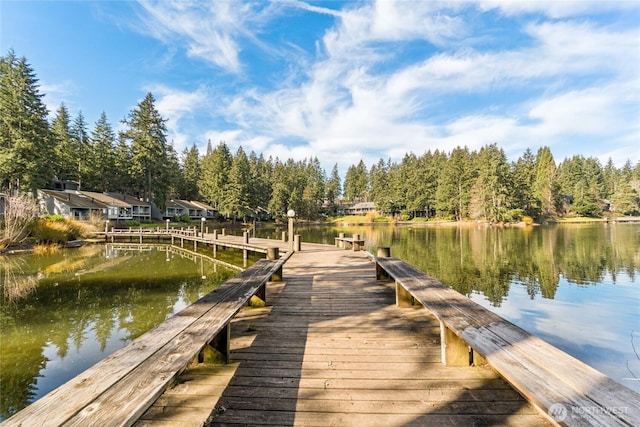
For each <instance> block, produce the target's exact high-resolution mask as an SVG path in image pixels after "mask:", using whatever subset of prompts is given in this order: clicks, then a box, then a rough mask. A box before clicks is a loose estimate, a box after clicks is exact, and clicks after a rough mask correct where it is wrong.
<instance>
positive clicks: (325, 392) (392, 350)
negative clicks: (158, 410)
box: [207, 249, 549, 426]
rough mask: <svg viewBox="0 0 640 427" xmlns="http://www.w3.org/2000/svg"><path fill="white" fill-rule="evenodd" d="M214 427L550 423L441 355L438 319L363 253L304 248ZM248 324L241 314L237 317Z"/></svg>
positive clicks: (244, 352) (496, 384) (289, 267)
mask: <svg viewBox="0 0 640 427" xmlns="http://www.w3.org/2000/svg"><path fill="white" fill-rule="evenodd" d="M284 280H285V286H284V288H283V289H282V291H281V293H280V294H279V295H278V297H277V298H275V299H273V298H270V300H271V302H272V303H273V304H274V305H273V307H272V308H271V312H270V314H269V315H268V316H267V317H265V318H263V319H251V320H250V321H249V322H252V327H251V329H252V333H251V334H247V335H245V336H242V337H238V338H236V339H234V340H232V359H233V360H234V361H235V362H239V366H238V368H237V370H236V371H235V373H234V375H233V377H232V378H231V379H230V381H229V385H228V386H227V388H226V389H225V391H224V392H223V394H222V396H221V397H220V399H219V400H218V402H217V404H216V406H215V408H214V409H213V411H212V414H211V418H210V420H209V423H208V424H207V425H322V426H327V425H341V426H342V425H346V426H348V425H385V426H386V425H389V426H392V425H412V424H413V425H415V424H418V425H518V426H520V425H531V426H533V425H536V426H539V425H548V424H549V423H548V422H547V420H546V419H545V418H544V417H543V416H541V415H540V414H539V413H538V412H537V410H536V409H535V408H534V407H532V406H531V405H530V404H528V403H527V402H526V401H525V400H524V399H523V398H522V397H521V396H520V395H519V394H518V393H517V392H515V391H514V390H513V388H511V387H510V386H509V385H508V384H507V383H506V382H505V381H504V380H503V379H501V378H500V377H499V376H498V375H497V374H496V373H495V372H494V371H492V370H490V369H486V368H481V367H464V368H460V367H455V368H453V367H445V366H443V365H442V364H441V363H439V357H440V353H439V351H440V343H439V339H440V335H439V324H438V322H437V320H436V319H434V318H433V317H431V316H429V314H428V313H427V312H426V310H415V309H412V308H401V307H397V306H395V295H394V289H393V287H392V286H391V285H389V284H388V283H383V282H379V281H376V280H375V268H374V265H373V263H371V262H370V261H369V260H368V259H367V257H366V256H365V255H363V254H361V253H359V252H350V251H344V250H339V249H338V250H324V251H319V250H308V251H305V250H303V251H302V252H298V253H295V254H294V256H293V257H292V258H290V259H289V261H288V262H287V264H286V265H285V268H284ZM238 321H239V322H243V320H242V315H240V316H239V318H238Z"/></svg>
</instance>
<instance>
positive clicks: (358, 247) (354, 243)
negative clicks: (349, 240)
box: [351, 234, 360, 252]
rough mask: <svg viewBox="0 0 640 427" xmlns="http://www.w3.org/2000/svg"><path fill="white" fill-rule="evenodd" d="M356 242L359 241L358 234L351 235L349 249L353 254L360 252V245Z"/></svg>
mask: <svg viewBox="0 0 640 427" xmlns="http://www.w3.org/2000/svg"><path fill="white" fill-rule="evenodd" d="M358 240H360V235H359V234H354V235H353V245H352V247H351V248H352V249H353V250H354V252H355V251H359V250H360V243H358Z"/></svg>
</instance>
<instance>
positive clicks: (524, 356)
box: [369, 248, 640, 426]
mask: <svg viewBox="0 0 640 427" xmlns="http://www.w3.org/2000/svg"><path fill="white" fill-rule="evenodd" d="M381 249H383V248H381ZM385 249H386V248H385ZM386 252H387V254H388V249H386ZM380 253H381V252H380V251H379V254H380ZM382 253H384V251H383V252H382ZM387 254H385V255H387ZM369 255H370V256H371V257H372V259H373V260H374V261H375V263H376V274H377V277H378V279H379V280H385V279H392V280H394V281H395V284H396V302H397V303H398V305H401V306H407V305H414V306H423V307H425V308H426V309H427V310H429V311H430V312H431V314H432V315H433V316H435V317H436V318H437V319H438V320H439V321H440V329H441V331H440V332H441V346H442V362H443V363H444V364H446V365H452V366H455V365H467V366H468V365H470V364H477V365H482V364H488V365H490V366H491V367H492V368H493V369H495V370H496V371H497V372H498V373H499V374H500V375H501V376H503V377H504V378H505V379H506V380H507V381H508V382H510V383H511V384H512V386H513V387H514V388H515V389H516V390H518V391H519V392H520V393H521V394H522V395H523V396H524V397H525V398H526V399H527V400H528V401H529V402H531V403H532V404H534V405H535V406H537V407H538V409H539V410H540V411H541V412H542V413H543V414H545V415H547V416H548V417H549V418H550V419H551V420H552V421H553V422H556V423H559V424H561V425H569V426H574V425H575V426H632V425H640V394H638V393H636V392H634V391H633V390H631V389H629V388H627V387H624V386H623V385H621V384H618V383H617V382H615V381H613V380H612V379H611V378H609V377H607V376H606V375H604V374H602V373H601V372H599V371H597V370H595V369H593V368H592V367H590V366H588V365H586V364H585V363H583V362H581V361H579V360H577V359H576V358H574V357H572V356H570V355H568V354H567V353H565V352H563V351H561V350H559V349H558V348H556V347H554V346H552V345H550V344H548V343H547V342H545V341H543V340H542V339H540V338H538V337H536V336H534V335H531V334H530V333H528V332H526V331H524V330H523V329H521V328H519V327H518V326H516V325H514V324H513V323H511V322H509V321H507V320H505V319H503V318H502V317H500V316H498V315H497V314H495V313H493V312H491V311H489V310H487V309H485V308H484V307H482V306H480V305H479V304H477V303H475V302H473V301H471V300H470V299H469V298H467V297H465V296H464V295H461V294H460V293H458V292H457V291H455V290H454V289H451V288H450V287H448V286H445V285H444V284H442V283H440V282H438V281H437V280H435V279H434V278H432V277H430V276H428V275H426V274H425V273H423V272H421V271H420V270H418V269H416V268H415V267H413V266H411V265H409V264H407V263H405V262H404V261H402V260H400V259H397V258H391V257H384V256H377V257H376V256H373V255H371V254H369ZM567 321H571V320H570V319H567Z"/></svg>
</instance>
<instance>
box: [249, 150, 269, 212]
mask: <svg viewBox="0 0 640 427" xmlns="http://www.w3.org/2000/svg"><path fill="white" fill-rule="evenodd" d="M272 174H273V170H272V164H271V161H266V160H265V159H264V157H263V156H262V154H261V155H260V156H257V155H256V153H254V152H253V151H252V152H251V153H250V154H249V175H250V178H249V179H250V182H251V186H250V187H251V188H250V189H251V194H250V201H249V206H250V208H251V210H252V211H253V212H255V213H256V214H257V213H258V212H260V211H264V210H266V209H267V207H268V206H269V200H270V199H271V192H272V187H271V185H272V184H271V183H272Z"/></svg>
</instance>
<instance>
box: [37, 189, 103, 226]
mask: <svg viewBox="0 0 640 427" xmlns="http://www.w3.org/2000/svg"><path fill="white" fill-rule="evenodd" d="M37 194H38V204H39V206H40V212H42V213H48V214H50V215H62V216H64V217H67V218H72V219H77V220H82V221H87V220H89V219H90V218H92V217H99V218H106V216H107V214H108V206H107V205H105V204H104V203H101V202H99V201H98V200H96V199H92V198H91V197H87V196H85V195H83V194H81V193H77V192H75V191H69V190H67V191H59V190H38V191H37Z"/></svg>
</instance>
